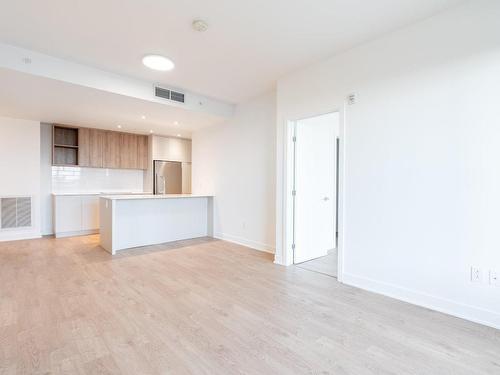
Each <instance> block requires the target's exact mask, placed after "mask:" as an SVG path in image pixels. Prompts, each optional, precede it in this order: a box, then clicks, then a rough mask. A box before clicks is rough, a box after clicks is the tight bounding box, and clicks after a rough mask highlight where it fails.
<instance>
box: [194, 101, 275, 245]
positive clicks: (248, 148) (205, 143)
mask: <svg viewBox="0 0 500 375" xmlns="http://www.w3.org/2000/svg"><path fill="white" fill-rule="evenodd" d="M275 130H276V93H275V92H270V93H267V94H264V95H262V96H260V97H258V98H255V99H253V100H251V101H249V102H248V103H244V104H241V105H239V106H238V107H237V109H236V112H235V115H234V117H233V118H232V119H231V120H228V121H227V122H226V123H223V124H219V125H216V126H213V127H210V128H207V129H203V130H201V131H198V132H195V133H194V134H193V165H192V168H193V176H192V178H193V181H192V187H193V194H198V193H200V194H205V193H212V194H214V195H215V200H214V215H215V220H214V221H215V222H214V233H215V236H216V237H219V238H223V239H226V240H230V241H234V242H238V243H241V244H244V245H247V246H251V247H253V248H256V249H259V250H264V251H271V252H272V251H274V241H275V232H274V230H275V215H274V205H275V183H274V181H275V142H276V141H275V134H276V131H275Z"/></svg>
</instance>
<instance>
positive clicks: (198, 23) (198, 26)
mask: <svg viewBox="0 0 500 375" xmlns="http://www.w3.org/2000/svg"><path fill="white" fill-rule="evenodd" d="M191 25H192V26H193V29H194V30H195V31H199V32H203V31H207V29H208V23H206V22H205V21H203V20H194V21H193V23H192V24H191Z"/></svg>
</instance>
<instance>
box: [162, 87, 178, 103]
mask: <svg viewBox="0 0 500 375" xmlns="http://www.w3.org/2000/svg"><path fill="white" fill-rule="evenodd" d="M155 96H156V97H157V98H162V99H167V100H172V101H173V102H177V103H184V101H185V95H184V94H183V93H182V92H178V91H173V90H169V89H164V88H162V87H158V86H156V87H155Z"/></svg>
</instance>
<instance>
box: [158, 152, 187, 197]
mask: <svg viewBox="0 0 500 375" xmlns="http://www.w3.org/2000/svg"><path fill="white" fill-rule="evenodd" d="M153 173H154V191H153V193H154V194H182V191H183V189H182V163H181V162H177V161H163V160H155V161H154V169H153Z"/></svg>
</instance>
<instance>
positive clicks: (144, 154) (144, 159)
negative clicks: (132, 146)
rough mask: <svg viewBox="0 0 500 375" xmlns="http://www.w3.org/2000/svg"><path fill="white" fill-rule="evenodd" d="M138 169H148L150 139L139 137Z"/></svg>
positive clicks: (143, 136)
mask: <svg viewBox="0 0 500 375" xmlns="http://www.w3.org/2000/svg"><path fill="white" fill-rule="evenodd" d="M137 163H138V165H137V167H138V168H139V169H148V137H147V136H145V135H139V136H138V137H137Z"/></svg>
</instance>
